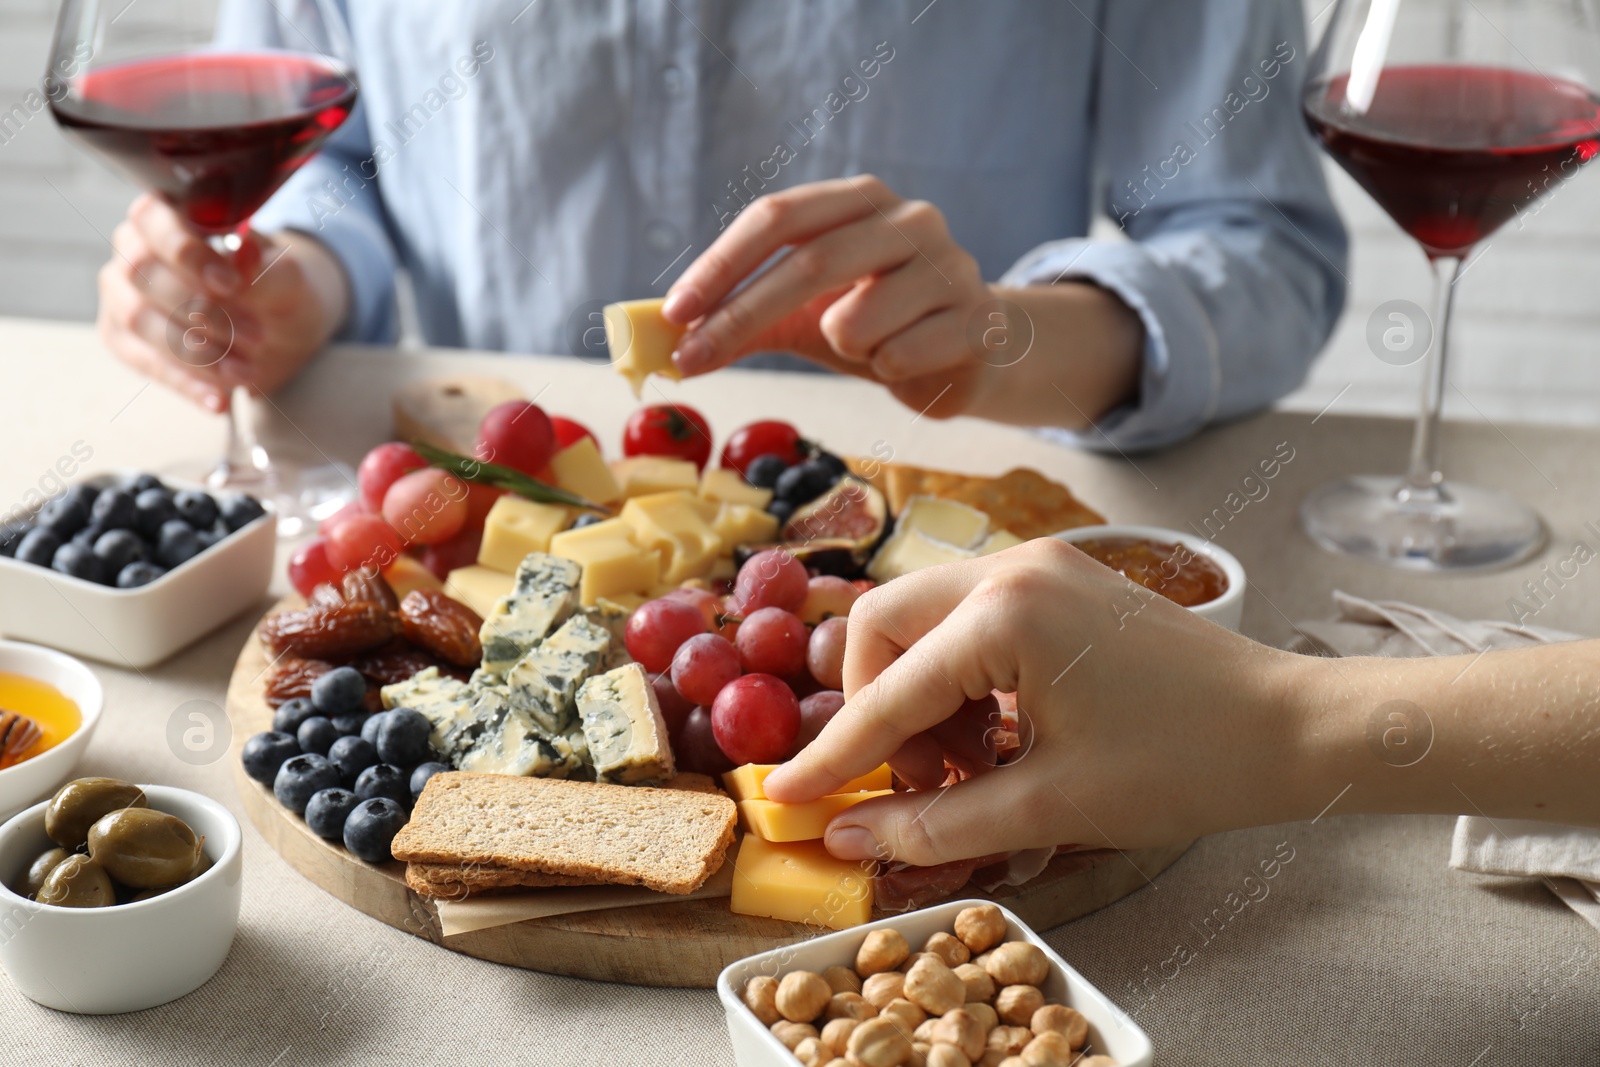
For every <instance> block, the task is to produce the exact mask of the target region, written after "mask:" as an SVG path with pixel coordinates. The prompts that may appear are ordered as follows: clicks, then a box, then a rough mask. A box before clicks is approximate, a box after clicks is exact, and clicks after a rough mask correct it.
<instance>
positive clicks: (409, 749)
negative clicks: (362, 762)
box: [378, 708, 433, 767]
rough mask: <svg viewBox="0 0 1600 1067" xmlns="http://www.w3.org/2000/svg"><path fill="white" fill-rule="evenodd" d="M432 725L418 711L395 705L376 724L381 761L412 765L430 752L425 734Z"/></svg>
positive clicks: (426, 734)
mask: <svg viewBox="0 0 1600 1067" xmlns="http://www.w3.org/2000/svg"><path fill="white" fill-rule="evenodd" d="M432 730H433V724H432V723H430V722H429V721H428V720H427V718H426V717H425V716H424V715H423V714H422V712H420V711H412V710H411V709H410V708H395V709H394V710H393V711H391V712H389V714H387V715H385V716H384V717H383V722H382V723H381V724H380V725H379V726H378V755H379V757H380V758H382V760H383V762H385V763H393V764H395V765H396V766H399V767H415V766H416V765H417V764H419V763H421V762H422V761H423V760H425V759H427V758H428V756H429V755H431V750H430V749H429V748H428V734H429V733H430V732H432Z"/></svg>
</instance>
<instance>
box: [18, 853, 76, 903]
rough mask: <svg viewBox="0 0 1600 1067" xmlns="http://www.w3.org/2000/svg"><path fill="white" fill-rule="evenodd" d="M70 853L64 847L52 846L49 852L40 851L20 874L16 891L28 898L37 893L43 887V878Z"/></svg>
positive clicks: (35, 895) (33, 896) (30, 898)
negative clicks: (23, 872) (21, 874)
mask: <svg viewBox="0 0 1600 1067" xmlns="http://www.w3.org/2000/svg"><path fill="white" fill-rule="evenodd" d="M71 854H72V853H70V852H68V851H67V850H66V849H64V848H53V849H51V850H50V851H49V852H41V853H39V856H38V858H37V859H35V860H34V861H33V862H32V863H30V864H28V870H27V872H26V873H25V874H23V876H22V881H20V882H18V883H17V892H18V893H20V894H22V895H23V896H25V897H27V898H28V899H29V900H32V899H34V898H35V897H37V896H38V895H39V890H40V889H42V888H43V887H44V880H45V879H46V878H48V877H50V872H51V871H53V870H55V869H56V865H57V864H59V863H60V862H61V861H62V860H64V859H66V858H67V857H68V856H70V855H71Z"/></svg>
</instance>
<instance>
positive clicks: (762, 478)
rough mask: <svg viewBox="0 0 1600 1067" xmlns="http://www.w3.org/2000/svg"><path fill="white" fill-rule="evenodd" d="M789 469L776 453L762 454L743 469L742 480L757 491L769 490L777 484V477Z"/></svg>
mask: <svg viewBox="0 0 1600 1067" xmlns="http://www.w3.org/2000/svg"><path fill="white" fill-rule="evenodd" d="M788 469H789V465H788V464H787V463H785V462H784V461H783V457H782V456H780V455H778V454H777V453H776V452H763V453H762V454H761V455H759V456H757V457H756V458H755V459H753V460H751V461H750V462H749V463H748V464H747V465H746V466H745V468H744V480H745V481H747V482H749V483H750V484H751V485H753V486H756V487H757V488H758V489H771V488H772V487H773V486H775V485H777V484H778V475H780V474H782V473H783V472H784V471H786V470H788Z"/></svg>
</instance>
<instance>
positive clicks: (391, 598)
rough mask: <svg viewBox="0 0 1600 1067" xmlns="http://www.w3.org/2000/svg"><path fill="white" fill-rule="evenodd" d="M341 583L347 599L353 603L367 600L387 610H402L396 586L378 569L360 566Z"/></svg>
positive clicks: (366, 601)
mask: <svg viewBox="0 0 1600 1067" xmlns="http://www.w3.org/2000/svg"><path fill="white" fill-rule="evenodd" d="M341 585H342V588H343V590H344V598H345V600H347V601H349V602H350V603H352V604H358V603H363V602H365V603H368V604H377V605H378V606H379V607H381V608H383V609H384V610H385V611H399V610H400V598H399V597H397V596H395V594H394V587H393V586H392V585H390V584H389V580H388V579H387V578H385V577H384V576H383V574H382V573H381V572H379V571H377V570H368V569H367V568H365V567H359V568H357V569H356V570H353V571H350V572H349V573H347V574H346V575H345V576H344V581H343V583H341Z"/></svg>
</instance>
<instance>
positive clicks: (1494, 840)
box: [1288, 590, 1600, 929]
mask: <svg viewBox="0 0 1600 1067" xmlns="http://www.w3.org/2000/svg"><path fill="white" fill-rule="evenodd" d="M1333 602H1334V606H1335V608H1337V610H1338V614H1337V615H1336V616H1335V617H1334V618H1333V619H1329V620H1323V621H1315V622H1302V623H1299V624H1297V625H1296V626H1295V630H1296V631H1297V633H1296V635H1295V637H1294V638H1293V639H1292V640H1291V641H1290V642H1289V645H1288V648H1289V650H1290V651H1291V652H1300V653H1304V654H1306V655H1314V656H1396V657H1405V656H1453V655H1463V654H1473V653H1478V652H1485V651H1488V650H1490V649H1503V648H1522V647H1526V646H1529V645H1539V644H1546V643H1549V642H1553V641H1573V640H1576V639H1577V635H1576V634H1569V633H1563V632H1562V631H1560V630H1548V629H1545V628H1543V627H1537V626H1521V625H1517V624H1515V623H1508V622H1497V621H1494V620H1478V621H1468V620H1463V619H1458V618H1456V617H1455V616H1453V615H1447V614H1445V613H1444V612H1442V611H1433V610H1430V609H1428V608H1422V607H1418V606H1416V605H1414V604H1403V603H1400V602H1398V601H1391V600H1379V601H1374V600H1363V599H1362V598H1360V597H1355V596H1351V595H1349V594H1348V593H1344V592H1341V591H1338V590H1335V591H1334V594H1333ZM1450 866H1451V867H1454V868H1455V869H1456V870H1461V871H1471V872H1474V873H1477V874H1500V875H1512V876H1517V877H1523V878H1539V879H1541V880H1542V881H1543V882H1544V883H1545V885H1546V886H1548V887H1549V889H1550V891H1551V892H1552V893H1554V894H1555V895H1556V896H1558V897H1560V898H1561V900H1562V901H1564V902H1565V903H1566V904H1567V906H1568V907H1570V908H1572V910H1573V911H1575V912H1577V913H1578V914H1579V915H1580V916H1582V917H1583V918H1584V920H1585V921H1587V922H1589V923H1590V924H1592V925H1593V926H1594V927H1595V928H1596V929H1600V830H1594V829H1589V828H1587V827H1580V826H1560V825H1556V824H1553V823H1542V822H1534V821H1531V820H1520V819H1487V818H1483V817H1481V816H1476V815H1467V816H1462V817H1461V818H1460V819H1457V820H1456V830H1455V837H1454V839H1453V840H1452V841H1451V845H1450Z"/></svg>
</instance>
